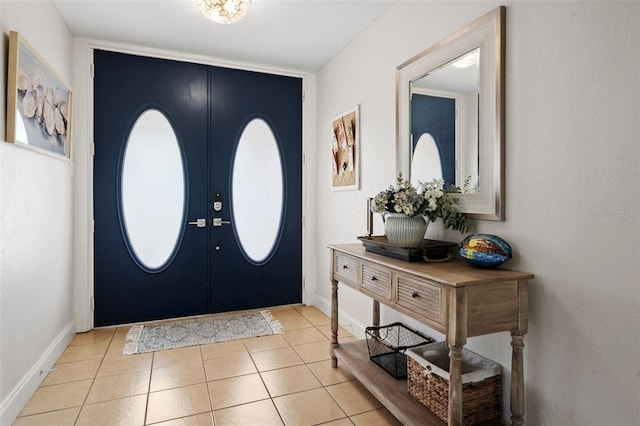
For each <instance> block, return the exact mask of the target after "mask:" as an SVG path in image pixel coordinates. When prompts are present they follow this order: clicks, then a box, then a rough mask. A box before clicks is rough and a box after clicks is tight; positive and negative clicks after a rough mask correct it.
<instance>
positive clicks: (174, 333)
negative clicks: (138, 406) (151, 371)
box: [122, 311, 282, 355]
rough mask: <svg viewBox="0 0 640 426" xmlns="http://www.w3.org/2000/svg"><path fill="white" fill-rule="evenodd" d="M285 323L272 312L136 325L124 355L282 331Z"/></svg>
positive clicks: (128, 335) (129, 337)
mask: <svg viewBox="0 0 640 426" xmlns="http://www.w3.org/2000/svg"><path fill="white" fill-rule="evenodd" d="M281 333H282V326H281V325H280V321H276V320H274V319H273V317H272V316H271V312H269V311H261V312H249V313H242V314H231V315H210V316H206V317H200V318H192V319H187V320H179V321H167V322H161V323H157V324H144V325H135V326H133V327H131V330H129V333H128V334H127V343H126V344H125V347H124V350H123V351H122V353H123V354H124V355H132V354H140V353H144V352H153V351H162V350H166V349H176V348H183V347H185V346H195V345H204V344H208V343H218V342H228V341H231V340H239V339H250V338H252V337H260V336H269V335H271V334H281Z"/></svg>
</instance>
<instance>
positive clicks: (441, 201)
mask: <svg viewBox="0 0 640 426" xmlns="http://www.w3.org/2000/svg"><path fill="white" fill-rule="evenodd" d="M461 192H462V190H461V189H460V188H458V187H456V186H454V185H449V186H448V187H447V188H444V182H443V181H442V179H434V180H433V181H432V182H429V183H422V182H421V183H420V184H419V185H418V187H417V188H416V187H414V186H413V185H412V184H411V180H410V179H404V178H403V177H402V173H400V174H399V175H398V177H397V179H396V185H395V186H394V185H391V186H390V187H389V188H387V189H386V190H384V191H381V192H380V193H378V195H376V196H375V197H374V198H373V202H372V204H371V210H372V211H374V212H375V213H379V214H381V215H383V218H384V214H385V213H404V214H406V215H407V216H417V215H423V216H428V217H429V219H430V220H431V221H435V220H437V219H438V218H441V219H442V221H443V222H444V226H445V228H446V229H455V230H457V231H460V232H462V233H466V232H468V231H470V230H471V229H472V228H473V222H472V221H471V220H470V219H469V218H467V217H466V216H465V215H464V213H461V212H460V210H458V207H457V204H458V200H457V198H456V197H455V196H454V194H456V193H461Z"/></svg>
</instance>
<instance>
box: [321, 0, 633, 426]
mask: <svg viewBox="0 0 640 426" xmlns="http://www.w3.org/2000/svg"><path fill="white" fill-rule="evenodd" d="M499 4H505V3H497V2H464V3H463V2H430V1H421V2H400V3H399V4H397V5H395V6H394V7H393V8H392V9H391V10H390V11H389V12H388V13H387V14H385V15H384V16H382V17H381V18H380V19H379V20H378V21H377V22H376V23H375V24H374V25H372V26H371V27H370V28H369V29H368V30H367V31H365V32H364V33H362V34H361V35H360V37H359V38H358V39H356V40H355V41H354V42H353V43H351V44H350V45H349V46H348V47H347V48H346V49H344V50H343V51H342V52H341V53H340V54H339V55H338V56H336V57H335V58H334V59H333V60H332V61H331V62H330V63H329V64H327V65H326V66H325V67H324V68H323V69H322V70H321V71H320V72H319V73H318V76H317V84H318V86H317V93H318V104H317V132H316V135H317V136H316V138H317V143H316V144H315V146H316V147H317V148H316V149H317V151H316V152H315V155H314V159H315V168H314V169H315V175H316V176H317V182H316V187H315V202H313V200H312V204H315V205H316V206H317V214H316V215H315V217H314V221H315V223H316V227H317V228H316V233H315V236H316V238H317V240H316V243H315V245H314V246H315V247H314V250H315V258H316V259H317V263H316V269H315V274H313V278H314V283H313V284H314V286H315V289H316V303H317V304H318V306H319V307H322V308H323V309H325V310H326V309H327V308H328V301H329V300H330V295H329V280H328V276H329V275H328V270H329V261H330V260H329V256H328V251H327V250H326V248H325V247H326V245H327V244H329V243H340V242H354V241H356V237H357V236H358V235H363V233H364V232H365V226H366V199H367V197H371V196H373V195H375V194H376V193H377V192H378V191H380V190H382V189H384V188H385V187H387V186H388V185H389V184H391V183H392V182H393V180H394V176H395V145H394V144H395V73H394V72H395V67H396V66H397V65H399V64H401V63H402V62H403V61H404V60H406V59H407V58H409V57H411V56H413V55H414V54H416V53H418V52H420V51H422V50H423V49H425V48H427V47H429V46H430V45H432V44H434V43H435V42H437V41H439V40H441V39H443V38H445V37H446V36H448V35H449V34H451V33H453V32H454V31H456V30H457V29H459V28H461V27H463V26H464V25H466V24H467V23H469V22H471V21H473V20H475V19H476V18H478V17H480V16H482V15H484V14H485V13H486V12H489V11H490V10H492V9H493V8H495V7H497V6H498V5H499ZM506 5H507V69H506V73H507V77H506V115H507V117H506V146H507V148H506V188H507V189H506V221H504V222H486V221H483V222H480V223H479V224H478V229H477V230H478V231H480V232H488V233H493V234H498V235H500V236H502V237H503V238H505V239H506V240H507V241H510V242H511V243H512V245H513V247H514V250H515V257H514V259H513V260H511V261H510V263H509V264H508V265H507V266H508V267H510V268H513V269H519V270H524V271H528V272H532V273H534V274H535V275H536V279H535V280H532V281H531V283H530V305H529V308H530V320H529V334H528V335H527V336H526V338H525V345H526V347H525V380H526V410H527V413H526V418H527V421H528V424H531V425H594V426H595V425H632V424H637V423H638V420H639V419H640V411H639V408H638V407H639V406H640V404H639V401H640V394H639V393H640V392H639V390H640V330H639V328H640V286H639V283H640V270H639V266H638V265H639V264H640V262H639V261H640V256H639V253H640V244H639V241H640V238H639V237H640V197H639V190H638V184H639V183H640V164H639V148H638V147H639V143H638V134H640V119H639V116H638V112H639V111H640V3H636V2H620V3H618V2H578V3H576V2H538V1H535V2H523V1H517V2H516V1H513V2H506ZM355 104H360V108H361V109H360V112H361V123H360V126H361V127H360V129H361V133H360V135H361V144H362V150H361V155H362V157H361V160H362V163H361V165H362V169H361V173H362V175H361V187H362V189H361V190H359V191H354V192H332V191H331V190H330V183H329V182H330V173H331V170H330V166H329V148H328V146H329V141H330V138H329V136H328V135H329V131H328V130H329V127H328V126H329V123H330V119H331V117H332V116H333V115H335V114H336V113H338V112H340V111H343V110H345V109H346V108H348V107H350V106H352V105H355ZM310 167H313V166H310ZM375 231H376V233H377V234H381V233H382V232H383V231H382V224H381V222H380V221H379V219H377V223H376V229H375ZM427 232H428V234H427V235H428V236H429V237H430V238H439V239H448V240H451V241H460V240H461V239H462V236H461V235H459V234H456V233H450V232H446V233H445V232H443V231H442V226H441V224H440V223H437V224H436V226H434V225H430V229H429V230H428V231H427ZM370 305H371V304H370V301H369V299H367V298H365V297H364V296H361V295H359V294H356V293H354V292H353V291H352V290H350V289H348V288H347V287H346V286H342V287H341V290H340V307H341V310H342V312H341V314H343V315H342V316H341V321H342V322H345V323H352V324H353V325H354V326H355V327H354V331H358V330H359V327H360V326H363V325H369V324H370V321H371V320H370V317H371V314H370ZM383 314H384V315H383V318H384V319H386V320H391V319H395V318H401V317H400V316H396V315H395V314H394V313H393V312H389V311H388V310H387V311H386V312H384V313H383ZM385 317H386V318H385ZM431 334H432V335H434V336H435V337H438V338H439V339H441V338H442V336H439V335H438V334H437V333H431ZM509 343H510V338H509V335H508V333H500V334H496V335H492V336H485V337H477V338H472V339H470V341H469V345H468V346H469V347H470V348H471V349H473V350H476V351H477V352H480V353H481V354H484V355H486V356H488V357H490V358H492V359H495V360H496V361H498V362H500V363H501V364H502V365H503V366H505V367H506V368H505V370H506V371H505V373H506V374H505V381H506V382H507V383H506V384H505V390H506V391H507V392H506V395H508V390H509V389H508V388H509V386H508V378H509V373H510V371H509V368H510V346H509ZM506 411H507V413H506V414H507V415H508V414H509V413H508V405H507V406H506Z"/></svg>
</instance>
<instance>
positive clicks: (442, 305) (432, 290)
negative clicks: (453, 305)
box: [396, 274, 446, 325]
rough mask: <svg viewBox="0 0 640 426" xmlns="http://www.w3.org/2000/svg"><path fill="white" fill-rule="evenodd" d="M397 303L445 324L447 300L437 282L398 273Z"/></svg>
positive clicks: (426, 317)
mask: <svg viewBox="0 0 640 426" xmlns="http://www.w3.org/2000/svg"><path fill="white" fill-rule="evenodd" d="M397 277H398V293H397V296H396V297H397V298H396V303H397V304H398V305H400V306H402V307H404V308H406V309H409V310H410V311H412V312H415V313H416V314H418V315H420V316H421V317H424V318H425V319H428V320H431V321H433V322H435V323H437V324H440V325H444V323H445V319H446V301H445V300H444V295H443V289H442V288H441V287H439V286H438V285H436V284H431V283H429V282H428V281H424V280H421V279H417V278H414V277H411V276H409V275H402V274H398V275H397Z"/></svg>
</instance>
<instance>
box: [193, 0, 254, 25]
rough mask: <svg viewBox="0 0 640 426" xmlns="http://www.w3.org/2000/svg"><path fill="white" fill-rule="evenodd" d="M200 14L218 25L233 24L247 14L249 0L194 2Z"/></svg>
mask: <svg viewBox="0 0 640 426" xmlns="http://www.w3.org/2000/svg"><path fill="white" fill-rule="evenodd" d="M196 4H197V5H198V7H199V8H200V12H202V14H203V15H204V16H206V17H207V18H209V19H211V20H212V21H215V22H218V23H220V24H233V23H234V22H238V21H239V20H241V19H242V18H244V16H245V15H246V14H247V11H248V10H249V6H251V0H196Z"/></svg>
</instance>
